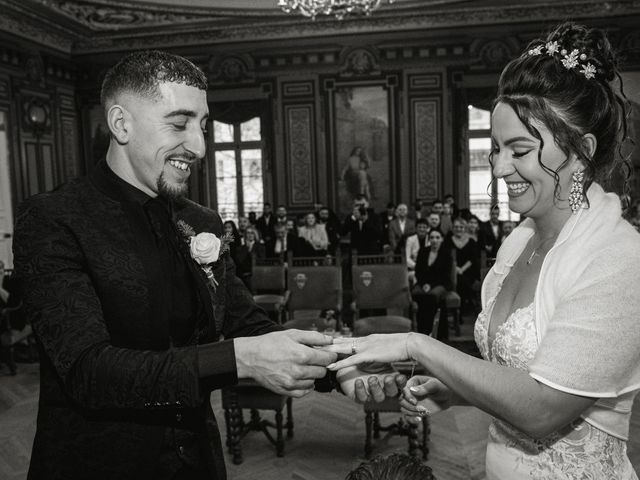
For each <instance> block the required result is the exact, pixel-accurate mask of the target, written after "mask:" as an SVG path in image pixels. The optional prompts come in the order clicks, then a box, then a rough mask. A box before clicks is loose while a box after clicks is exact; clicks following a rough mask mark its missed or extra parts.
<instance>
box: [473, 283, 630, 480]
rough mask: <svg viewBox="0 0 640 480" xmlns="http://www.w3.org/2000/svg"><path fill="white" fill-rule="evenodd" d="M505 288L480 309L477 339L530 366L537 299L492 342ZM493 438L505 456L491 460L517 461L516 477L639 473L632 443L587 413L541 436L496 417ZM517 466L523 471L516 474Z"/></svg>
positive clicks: (492, 352) (494, 352)
mask: <svg viewBox="0 0 640 480" xmlns="http://www.w3.org/2000/svg"><path fill="white" fill-rule="evenodd" d="M499 287H502V285H500V286H499ZM499 291H500V288H498V290H497V293H496V296H495V297H494V298H492V299H490V300H489V302H488V303H487V306H486V308H485V310H483V311H482V312H481V313H480V315H478V319H477V321H476V324H475V328H474V337H475V341H476V343H477V345H478V348H479V350H480V353H481V354H482V357H483V358H484V359H485V360H489V361H491V362H494V363H497V364H499V365H505V366H509V367H512V368H517V369H519V370H523V371H527V365H528V364H529V362H530V361H531V360H532V359H533V357H534V356H535V353H536V351H537V349H538V341H537V336H536V326H535V321H534V319H535V306H534V303H532V304H530V305H528V306H526V307H524V308H519V309H517V310H516V311H514V312H513V313H512V314H511V315H510V316H509V318H507V320H505V322H504V323H503V324H502V325H500V326H499V327H498V329H497V330H496V333H495V338H494V339H493V341H492V342H491V345H489V335H488V333H489V321H490V318H491V313H492V311H493V306H494V305H495V302H496V298H497V296H498V293H499ZM489 442H490V444H492V443H493V447H494V448H492V449H491V451H492V452H494V453H493V454H494V455H497V456H499V457H500V458H493V459H491V458H489V454H488V456H487V466H488V467H489V463H490V462H491V461H495V462H510V463H513V472H514V476H512V477H510V478H514V479H515V478H532V479H550V478H554V479H576V480H577V479H593V480H596V479H604V478H611V479H613V478H616V479H637V476H636V475H635V473H634V472H633V468H632V467H631V464H630V462H629V460H628V458H627V456H626V443H625V442H624V441H622V440H620V439H618V438H616V437H613V436H611V435H609V434H607V433H605V432H603V431H601V430H598V429H597V428H595V427H593V426H592V425H591V424H589V423H587V422H586V421H584V420H583V419H581V418H580V419H577V420H576V421H574V422H572V423H571V424H570V425H568V426H567V427H565V428H563V429H562V430H560V431H558V432H555V433H553V434H551V435H549V436H547V437H545V438H543V439H541V440H536V439H534V438H532V437H529V436H528V435H526V434H525V433H522V432H520V431H519V430H517V429H516V428H514V427H513V426H511V425H510V424H508V423H506V422H503V421H501V420H498V419H494V421H493V422H492V424H491V426H490V427H489ZM495 452H498V453H495ZM502 467H503V465H501V468H502ZM516 471H517V472H519V474H520V475H522V477H519V476H516V475H515V472H516Z"/></svg>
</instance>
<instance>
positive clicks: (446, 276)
mask: <svg viewBox="0 0 640 480" xmlns="http://www.w3.org/2000/svg"><path fill="white" fill-rule="evenodd" d="M443 241H444V237H443V235H442V232H441V231H440V230H431V231H430V232H429V246H428V247H422V248H421V249H420V251H419V252H418V259H417V260H416V270H415V273H416V282H417V283H416V286H415V287H414V288H413V291H412V296H413V298H414V300H415V301H416V303H417V304H418V315H417V320H418V332H420V333H424V334H427V335H428V334H430V333H431V330H432V329H433V320H434V317H435V315H436V312H437V310H438V307H440V306H441V304H442V300H443V299H444V296H445V295H446V293H447V291H448V290H451V288H452V286H453V285H452V273H453V257H452V256H451V251H450V250H448V249H447V248H445V247H444V246H443V245H442V244H443ZM437 338H439V339H441V340H446V339H448V338H449V326H448V325H447V322H440V325H439V327H438V337H437Z"/></svg>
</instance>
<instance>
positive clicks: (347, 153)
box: [334, 86, 390, 215]
mask: <svg viewBox="0 0 640 480" xmlns="http://www.w3.org/2000/svg"><path fill="white" fill-rule="evenodd" d="M388 105H389V98H388V92H387V90H385V88H384V87H382V86H366V87H365V86H363V87H342V88H338V89H337V90H336V95H335V110H334V111H335V115H336V117H335V120H336V124H335V125H336V152H337V158H338V170H337V173H338V178H337V181H338V210H339V212H340V213H341V214H343V215H346V214H348V213H350V212H351V209H352V205H353V199H354V198H355V197H356V196H358V195H364V196H365V197H366V198H367V199H368V200H369V203H370V205H371V207H373V208H374V209H376V210H382V209H383V208H384V206H385V205H386V203H387V202H388V201H389V198H390V179H389V178H390V172H389V111H388V110H389V108H388Z"/></svg>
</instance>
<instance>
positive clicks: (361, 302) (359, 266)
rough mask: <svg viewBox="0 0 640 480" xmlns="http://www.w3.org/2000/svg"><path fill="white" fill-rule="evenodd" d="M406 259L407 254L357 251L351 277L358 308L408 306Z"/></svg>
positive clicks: (407, 307) (397, 307) (404, 307)
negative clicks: (359, 254) (362, 252)
mask: <svg viewBox="0 0 640 480" xmlns="http://www.w3.org/2000/svg"><path fill="white" fill-rule="evenodd" d="M405 261H406V259H405V256H404V255H361V256H358V255H354V256H353V263H352V267H351V275H352V277H351V278H352V283H353V299H354V302H355V307H356V309H357V310H360V309H365V308H366V309H377V308H385V309H403V310H404V309H409V308H410V306H411V294H410V290H409V277H408V270H407V265H406V263H405Z"/></svg>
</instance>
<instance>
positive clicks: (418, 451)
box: [354, 317, 437, 460]
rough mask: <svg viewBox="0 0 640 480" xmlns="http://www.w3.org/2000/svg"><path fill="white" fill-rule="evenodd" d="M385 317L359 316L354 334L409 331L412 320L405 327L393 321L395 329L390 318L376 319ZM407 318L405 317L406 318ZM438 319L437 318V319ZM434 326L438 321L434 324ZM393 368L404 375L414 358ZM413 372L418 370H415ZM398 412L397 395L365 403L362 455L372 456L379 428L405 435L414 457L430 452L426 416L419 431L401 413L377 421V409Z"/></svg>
mask: <svg viewBox="0 0 640 480" xmlns="http://www.w3.org/2000/svg"><path fill="white" fill-rule="evenodd" d="M378 318H384V317H368V318H362V319H360V320H358V322H356V324H355V326H354V335H355V336H363V335H369V334H371V333H403V332H409V331H410V327H411V324H410V322H408V321H407V322H405V323H404V328H402V326H401V325H400V324H396V330H395V331H393V332H391V331H389V325H390V323H389V322H384V323H382V322H381V323H377V322H376V319H378ZM405 320H406V319H405ZM436 322H437V320H436ZM436 326H437V325H436ZM376 327H381V329H380V330H376ZM394 368H395V369H396V370H397V371H398V372H400V373H403V374H405V375H407V376H409V375H410V374H411V371H412V370H413V362H402V363H398V364H395V365H394ZM414 373H418V372H417V371H416V372H414ZM396 412H400V400H399V399H398V398H386V399H385V400H384V401H383V402H380V403H378V402H374V401H369V402H366V403H365V404H364V413H365V419H364V422H365V441H364V456H365V458H367V459H369V458H371V454H372V452H373V440H374V439H379V438H380V432H387V437H389V436H393V435H399V436H402V437H407V441H408V447H409V450H408V452H409V455H411V456H414V457H417V456H419V455H421V456H422V458H423V459H424V460H426V459H427V457H428V455H429V446H428V442H429V433H430V431H431V430H430V426H429V418H428V417H422V435H420V433H419V428H418V425H417V424H414V423H409V422H407V421H405V420H404V419H403V418H402V417H400V418H399V419H398V420H397V421H396V422H393V423H390V424H388V425H382V424H381V422H380V413H396Z"/></svg>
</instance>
